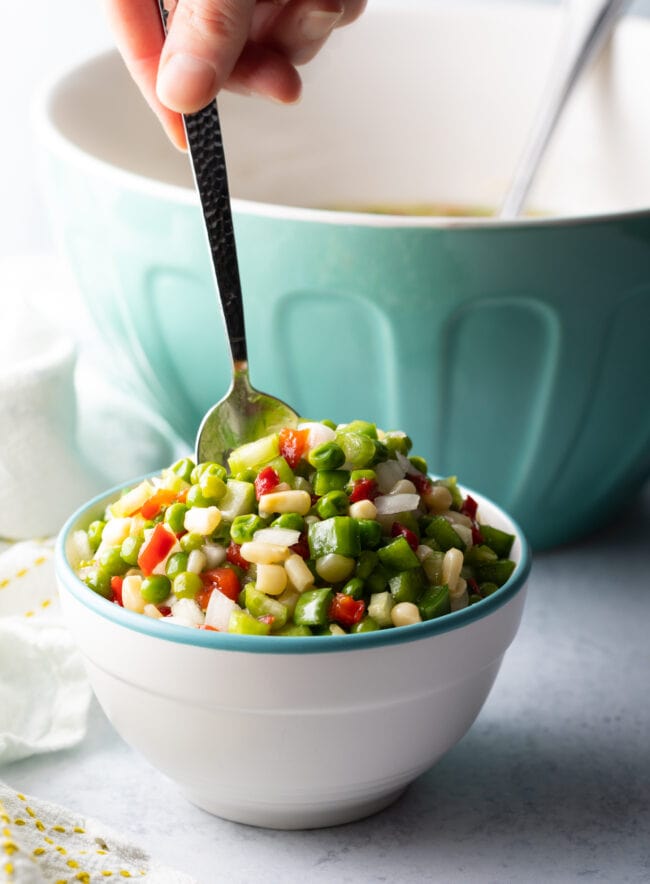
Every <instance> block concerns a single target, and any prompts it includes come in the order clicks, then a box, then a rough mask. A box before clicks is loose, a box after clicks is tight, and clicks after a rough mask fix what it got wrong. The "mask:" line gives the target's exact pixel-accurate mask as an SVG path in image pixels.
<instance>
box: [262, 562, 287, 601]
mask: <svg viewBox="0 0 650 884" xmlns="http://www.w3.org/2000/svg"><path fill="white" fill-rule="evenodd" d="M286 586H287V572H286V571H285V570H284V568H283V567H282V565H258V566H257V575H256V577H255V587H256V588H257V589H259V591H260V592H265V593H266V594H267V595H281V594H282V593H283V592H284V590H285V589H286Z"/></svg>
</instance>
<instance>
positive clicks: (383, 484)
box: [375, 460, 404, 494]
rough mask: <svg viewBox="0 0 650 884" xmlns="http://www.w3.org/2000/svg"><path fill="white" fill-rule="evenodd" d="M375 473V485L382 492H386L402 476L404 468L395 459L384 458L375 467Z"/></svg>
mask: <svg viewBox="0 0 650 884" xmlns="http://www.w3.org/2000/svg"><path fill="white" fill-rule="evenodd" d="M375 473H376V474H377V487H378V488H379V490H380V491H381V493H382V494H387V493H388V492H389V491H390V489H391V488H392V487H393V486H394V485H395V483H396V482H399V480H400V479H403V478H404V469H403V467H402V466H401V465H400V464H398V463H397V461H396V460H385V461H383V462H382V463H378V464H377V466H376V467H375Z"/></svg>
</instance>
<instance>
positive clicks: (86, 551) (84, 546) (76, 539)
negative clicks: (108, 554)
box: [69, 531, 93, 568]
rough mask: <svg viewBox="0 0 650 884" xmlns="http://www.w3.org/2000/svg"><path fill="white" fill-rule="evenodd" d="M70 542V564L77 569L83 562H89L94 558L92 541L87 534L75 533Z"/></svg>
mask: <svg viewBox="0 0 650 884" xmlns="http://www.w3.org/2000/svg"><path fill="white" fill-rule="evenodd" d="M70 540H71V544H70V546H71V549H70V554H69V559H70V564H71V565H72V566H73V567H75V568H77V567H78V566H79V565H80V564H81V563H82V562H89V561H90V560H91V559H92V557H93V551H92V549H91V548H90V541H89V540H88V535H87V534H86V532H85V531H74V532H73V533H72V537H71V538H70Z"/></svg>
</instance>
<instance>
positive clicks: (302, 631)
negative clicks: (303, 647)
mask: <svg viewBox="0 0 650 884" xmlns="http://www.w3.org/2000/svg"><path fill="white" fill-rule="evenodd" d="M312 634H313V633H312V631H311V629H310V628H309V627H308V626H296V625H295V624H294V623H291V624H287V625H286V626H283V627H282V629H278V631H277V632H274V633H273V635H290V636H291V635H295V636H301V635H312Z"/></svg>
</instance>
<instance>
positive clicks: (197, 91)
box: [156, 52, 217, 113]
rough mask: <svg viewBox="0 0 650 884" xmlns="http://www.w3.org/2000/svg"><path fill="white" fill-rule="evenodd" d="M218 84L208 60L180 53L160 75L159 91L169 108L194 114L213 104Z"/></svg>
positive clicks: (213, 69) (163, 68)
mask: <svg viewBox="0 0 650 884" xmlns="http://www.w3.org/2000/svg"><path fill="white" fill-rule="evenodd" d="M216 85H217V72H216V70H215V68H214V67H213V66H212V65H211V64H210V63H209V62H208V61H205V59H203V58H197V57H196V56H195V55H186V54H185V53H184V52H179V53H177V54H175V55H171V56H170V57H169V58H168V59H167V61H166V62H165V63H164V65H163V66H162V67H161V69H160V71H159V72H158V80H157V83H156V92H157V93H158V98H159V99H160V100H161V101H162V103H163V104H164V105H165V106H166V107H168V108H171V110H174V111H178V112H179V113H191V112H192V111H195V110H199V109H200V108H201V107H203V106H204V105H206V104H207V103H208V101H210V99H211V98H212V96H213V93H214V90H215V88H216Z"/></svg>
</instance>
